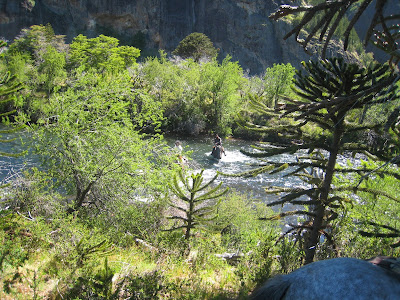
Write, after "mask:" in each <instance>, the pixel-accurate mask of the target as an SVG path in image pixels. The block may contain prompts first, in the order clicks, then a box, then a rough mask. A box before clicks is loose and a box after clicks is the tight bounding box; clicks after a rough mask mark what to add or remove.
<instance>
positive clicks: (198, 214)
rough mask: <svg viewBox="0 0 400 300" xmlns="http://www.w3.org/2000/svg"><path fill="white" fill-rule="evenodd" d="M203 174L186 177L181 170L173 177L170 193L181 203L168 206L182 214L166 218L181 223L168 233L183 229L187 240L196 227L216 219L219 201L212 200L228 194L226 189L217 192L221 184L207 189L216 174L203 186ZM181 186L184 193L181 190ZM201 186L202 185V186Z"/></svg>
mask: <svg viewBox="0 0 400 300" xmlns="http://www.w3.org/2000/svg"><path fill="white" fill-rule="evenodd" d="M203 172H204V170H202V171H201V172H200V173H197V174H192V175H191V176H190V177H187V176H186V175H185V174H184V172H183V171H182V170H181V171H180V172H179V173H178V175H179V180H180V182H179V181H178V176H177V175H175V177H174V182H173V185H172V184H171V185H170V189H171V191H172V192H173V193H174V194H175V195H176V196H178V198H179V199H180V200H182V201H183V203H182V204H181V205H180V204H178V203H175V202H173V201H170V206H171V207H173V208H175V209H177V210H178V211H180V212H182V213H183V214H182V215H178V214H176V215H174V216H170V217H168V218H169V219H173V220H180V221H181V222H180V223H179V224H177V225H176V226H173V227H172V228H171V229H169V231H172V230H178V229H181V228H182V229H185V239H186V240H188V239H189V238H190V235H191V231H192V230H193V229H195V228H197V227H201V226H203V227H204V226H205V225H206V224H209V223H210V222H212V220H213V219H214V218H215V217H216V215H215V210H216V209H217V207H218V205H219V201H217V202H215V201H214V200H215V199H217V198H219V197H221V196H222V195H224V194H225V193H226V192H228V190H229V189H228V188H226V189H224V190H223V191H222V192H221V191H218V190H219V189H220V187H221V185H222V182H221V183H220V184H218V185H217V186H216V187H213V188H209V187H210V185H211V184H212V183H213V182H214V181H215V180H216V179H217V177H218V173H217V174H216V175H215V176H214V177H213V178H212V179H211V180H210V181H209V182H207V183H205V184H203V180H204V178H203ZM182 184H183V187H184V189H185V191H184V190H183V189H182ZM202 184H203V185H202Z"/></svg>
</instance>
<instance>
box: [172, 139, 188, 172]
mask: <svg viewBox="0 0 400 300" xmlns="http://www.w3.org/2000/svg"><path fill="white" fill-rule="evenodd" d="M174 151H175V153H176V155H177V157H178V162H179V164H180V165H181V166H182V167H184V164H186V163H187V161H186V158H185V157H184V156H183V155H182V151H183V148H182V143H181V142H180V141H175V146H174Z"/></svg>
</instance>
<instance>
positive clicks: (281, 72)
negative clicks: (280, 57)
mask: <svg viewBox="0 0 400 300" xmlns="http://www.w3.org/2000/svg"><path fill="white" fill-rule="evenodd" d="M295 70H296V69H295V68H294V67H293V66H292V65H291V64H290V63H287V64H286V65H285V64H274V65H273V67H272V68H267V70H266V71H265V75H264V81H265V83H264V85H265V93H266V94H267V98H268V99H269V101H270V103H271V104H272V105H269V106H270V107H276V106H277V104H278V97H279V96H281V95H287V94H288V91H289V90H290V87H291V84H292V81H293V77H294V75H295Z"/></svg>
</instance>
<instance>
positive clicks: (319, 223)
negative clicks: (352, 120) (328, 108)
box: [304, 116, 343, 265]
mask: <svg viewBox="0 0 400 300" xmlns="http://www.w3.org/2000/svg"><path fill="white" fill-rule="evenodd" d="M337 119H338V120H343V118H342V116H338V118H337ZM334 123H335V122H334ZM342 135H343V121H339V122H337V123H336V126H335V131H334V133H333V141H332V145H331V149H330V152H329V160H328V165H327V167H326V172H325V178H324V181H323V183H322V188H321V193H320V194H319V204H317V206H316V208H315V210H314V213H315V214H316V216H315V217H314V219H313V224H312V230H311V233H310V236H309V240H308V243H306V245H307V247H306V249H305V252H306V256H305V261H304V264H305V265H306V264H309V263H311V262H313V260H314V256H315V251H316V248H317V245H318V242H319V240H320V236H321V230H322V229H323V227H324V224H323V223H324V218H325V213H326V211H325V206H326V205H327V204H328V197H329V192H330V189H331V184H332V178H333V174H334V172H335V164H336V159H337V156H338V153H339V148H340V141H341V138H342Z"/></svg>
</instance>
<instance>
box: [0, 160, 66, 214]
mask: <svg viewBox="0 0 400 300" xmlns="http://www.w3.org/2000/svg"><path fill="white" fill-rule="evenodd" d="M2 200H3V203H4V204H5V205H8V206H9V208H10V209H16V210H18V211H19V212H20V213H22V214H23V215H25V216H26V217H29V218H32V219H35V218H37V217H43V218H51V217H53V216H54V215H58V214H59V213H60V212H61V211H62V210H65V204H64V203H63V202H62V197H61V196H60V195H59V194H58V193H57V192H56V191H54V189H53V185H52V179H51V178H50V177H49V176H48V174H46V173H45V172H43V171H39V170H38V169H36V168H33V169H31V170H25V171H23V172H22V174H21V175H20V176H18V177H16V178H15V179H14V180H12V181H11V182H10V183H9V186H8V188H7V193H5V195H4V197H3V199H2Z"/></svg>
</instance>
